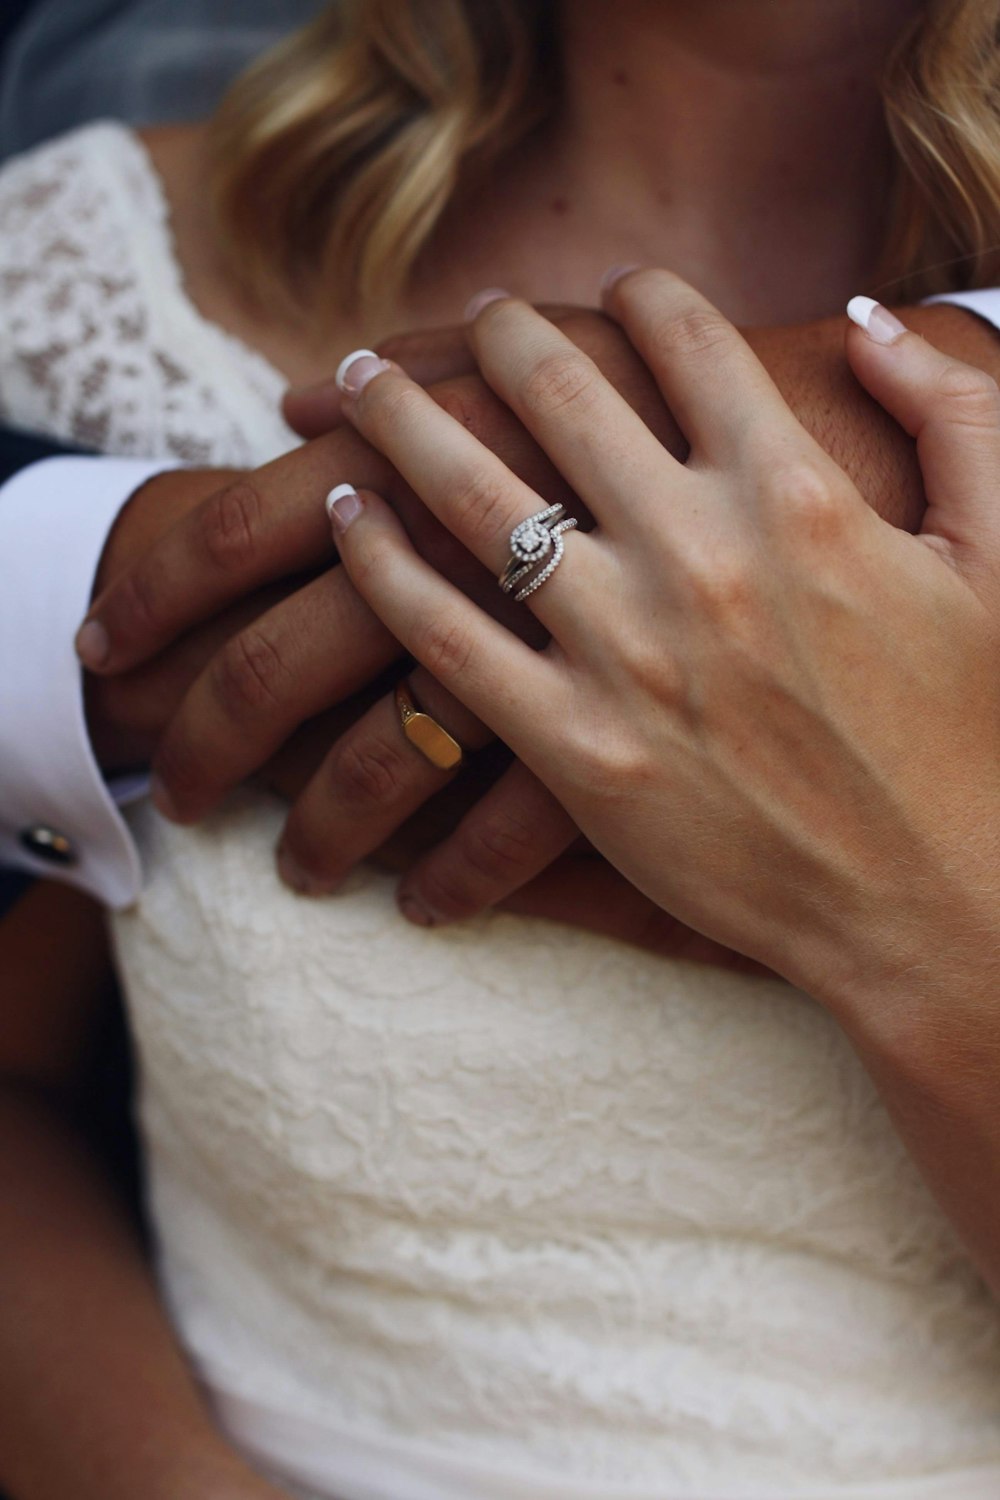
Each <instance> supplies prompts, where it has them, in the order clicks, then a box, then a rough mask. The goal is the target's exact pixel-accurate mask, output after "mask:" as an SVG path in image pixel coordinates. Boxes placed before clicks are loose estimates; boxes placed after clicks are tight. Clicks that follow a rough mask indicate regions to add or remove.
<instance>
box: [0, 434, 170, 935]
mask: <svg viewBox="0 0 1000 1500" xmlns="http://www.w3.org/2000/svg"><path fill="white" fill-rule="evenodd" d="M173 467H175V465H173V464H172V463H171V462H170V461H169V460H167V461H163V460H161V461H159V462H157V463H146V462H142V463H140V462H137V461H135V460H132V459H118V458H50V459H45V460H43V461H42V462H41V463H37V464H32V465H31V466H30V467H29V468H27V469H22V470H21V472H20V473H19V474H15V475H14V477H13V478H12V479H9V480H8V481H7V483H6V484H5V485H3V486H2V488H0V558H2V559H3V570H4V587H3V589H0V864H6V865H15V866H17V867H18V868H19V869H22V870H26V871H28V872H29V873H31V874H36V875H44V876H50V877H53V878H57V879H61V880H65V881H67V882H68V883H69V884H70V885H75V886H78V887H79V888H80V889H81V890H84V891H87V892H89V893H90V894H91V895H93V896H97V897H98V898H99V899H101V900H102V901H104V902H106V903H107V904H108V905H110V906H113V907H123V906H128V905H130V904H131V903H132V902H133V901H134V900H135V899H136V897H137V896H138V894H139V890H140V886H141V868H140V864H139V856H138V853H137V851H136V848H135V844H134V843H133V841H132V837H131V835H130V833H129V831H128V829H127V827H126V825H125V822H124V820H123V818H122V816H121V814H120V812H119V811H118V808H117V806H116V801H115V797H114V796H113V794H112V792H111V790H110V789H109V787H108V786H107V785H106V783H105V780H104V777H103V775H102V773H101V770H100V767H99V766H98V764H97V761H96V760H95V758H94V754H93V751H92V749H91V746H90V739H89V736H88V733H87V725H86V719H85V715H84V703H83V673H82V671H81V669H80V664H79V662H78V661H77V658H76V653H75V651H74V649H73V637H74V636H75V634H76V631H77V628H78V627H79V624H80V622H81V620H82V619H83V617H84V615H85V614H86V612H87V609H88V607H89V604H90V597H91V591H92V589H93V585H94V577H95V575H96V572H97V567H98V564H99V562H100V559H101V554H102V552H103V551H104V546H105V543H106V541H107V539H108V535H109V533H110V531H111V527H112V525H113V524H114V521H115V518H116V517H117V515H118V513H119V511H120V510H121V508H122V506H123V505H124V504H125V502H126V501H127V500H128V499H129V498H130V497H131V496H132V495H134V494H135V492H136V490H137V489H139V487H140V486H141V485H143V484H145V483H146V481H147V480H149V479H151V478H152V477H153V476H154V475H155V474H162V473H163V472H164V471H165V470H166V469H170V468H173ZM134 790H135V788H134V784H132V785H129V784H128V783H127V782H125V780H124V779H123V784H122V786H121V791H122V792H123V793H125V796H123V797H121V798H120V799H119V800H121V801H124V800H126V797H127V796H128V794H129V793H134ZM46 851H48V853H46Z"/></svg>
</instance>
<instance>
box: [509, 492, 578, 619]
mask: <svg viewBox="0 0 1000 1500" xmlns="http://www.w3.org/2000/svg"><path fill="white" fill-rule="evenodd" d="M565 512H566V507H565V505H550V506H548V507H547V508H546V509H545V510H540V511H536V513H535V514H534V515H533V516H529V517H528V518H527V520H526V521H521V522H520V524H519V525H517V526H515V527H514V530H513V531H512V532H511V534H510V558H509V559H508V561H507V566H506V567H505V568H504V570H503V572H502V573H501V574H500V577H499V578H498V579H497V582H498V583H499V585H500V587H501V588H502V589H503V591H504V593H505V594H514V598H515V599H516V600H517V602H518V604H520V603H521V602H522V601H523V600H525V599H527V598H528V596H529V594H533V593H534V592H535V590H536V589H540V588H541V586H542V584H543V583H545V582H547V580H548V579H550V578H551V577H552V575H553V573H554V572H555V570H556V568H558V566H559V564H560V563H561V562H562V557H563V551H564V543H563V533H564V532H566V531H572V530H573V528H574V527H575V526H576V517H575V516H566V515H565ZM564 516H565V519H563V517H564ZM536 568H540V569H541V571H540V572H535V570H536ZM529 574H534V577H531V578H529ZM525 579H528V582H527V583H525V581H524V580H525ZM518 584H520V585H522V586H521V587H520V588H518ZM515 589H516V590H517V592H516V593H515V592H514V591H515Z"/></svg>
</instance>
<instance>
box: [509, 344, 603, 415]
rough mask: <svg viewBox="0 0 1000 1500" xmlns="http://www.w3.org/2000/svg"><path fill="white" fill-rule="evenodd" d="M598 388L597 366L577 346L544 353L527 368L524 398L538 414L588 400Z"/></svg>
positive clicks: (579, 405) (581, 403)
mask: <svg viewBox="0 0 1000 1500" xmlns="http://www.w3.org/2000/svg"><path fill="white" fill-rule="evenodd" d="M596 391H597V370H596V369H595V367H594V366H593V364H591V362H590V360H589V359H587V358H586V356H585V355H583V354H580V353H579V352H578V351H576V350H560V351H559V352H558V353H556V354H546V355H543V357H542V358H541V359H539V360H538V361H537V362H536V363H535V364H534V365H533V366H532V368H531V369H530V370H529V372H528V374H527V376H526V378H525V381H524V387H523V393H524V399H525V400H526V402H527V404H528V405H529V406H530V407H531V409H532V410H533V411H535V412H537V413H538V414H539V415H540V416H543V417H544V416H552V415H554V414H555V413H557V412H560V411H565V409H566V408H567V407H571V406H575V407H583V408H585V407H586V406H587V405H589V404H590V402H591V401H592V399H593V397H594V395H595V394H596Z"/></svg>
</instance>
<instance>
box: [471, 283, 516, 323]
mask: <svg viewBox="0 0 1000 1500" xmlns="http://www.w3.org/2000/svg"><path fill="white" fill-rule="evenodd" d="M509 296H510V292H505V291H504V289H503V287H500V286H488V287H487V288H486V290H485V291H482V292H477V293H476V295H475V296H474V297H470V298H469V300H468V302H467V303H466V306H465V321H466V322H467V323H474V322H475V321H476V319H477V318H478V317H479V314H480V313H481V312H482V310H483V308H484V307H489V305H490V303H491V302H502V301H503V300H504V298H505V297H509Z"/></svg>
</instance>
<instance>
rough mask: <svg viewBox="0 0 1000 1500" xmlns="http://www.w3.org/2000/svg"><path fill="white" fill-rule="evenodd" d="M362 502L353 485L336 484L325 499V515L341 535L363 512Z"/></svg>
mask: <svg viewBox="0 0 1000 1500" xmlns="http://www.w3.org/2000/svg"><path fill="white" fill-rule="evenodd" d="M364 508H365V507H364V501H363V500H362V498H361V496H360V495H359V494H358V492H357V490H356V489H355V488H354V486H353V484H338V485H337V488H336V489H335V490H331V491H330V493H329V494H328V495H327V497H326V513H327V515H328V516H329V517H330V520H331V521H332V522H333V525H334V530H335V531H339V532H340V533H341V535H343V533H344V532H345V531H346V530H347V528H348V526H350V525H351V524H352V523H353V522H354V521H356V520H357V519H358V517H359V516H360V514H361V512H362V511H363V510H364Z"/></svg>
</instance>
